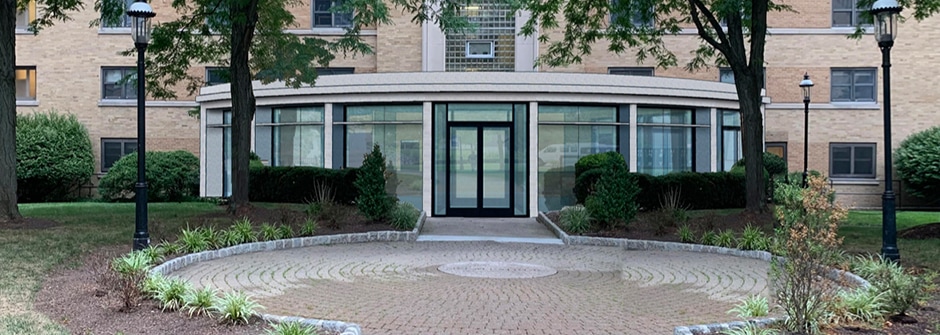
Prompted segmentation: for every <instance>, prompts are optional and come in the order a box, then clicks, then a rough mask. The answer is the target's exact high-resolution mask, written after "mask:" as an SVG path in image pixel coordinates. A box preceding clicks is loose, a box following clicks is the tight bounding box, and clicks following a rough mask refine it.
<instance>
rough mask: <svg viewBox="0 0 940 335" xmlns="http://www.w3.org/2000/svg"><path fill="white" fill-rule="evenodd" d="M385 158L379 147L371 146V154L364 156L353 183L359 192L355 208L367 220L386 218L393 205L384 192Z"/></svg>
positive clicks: (390, 198)
mask: <svg viewBox="0 0 940 335" xmlns="http://www.w3.org/2000/svg"><path fill="white" fill-rule="evenodd" d="M385 164H386V163H385V156H384V155H382V151H381V150H379V145H378V144H375V145H373V146H372V152H370V153H368V154H366V155H365V157H364V158H363V160H362V166H361V167H360V168H359V176H358V177H357V178H356V182H355V183H354V184H355V186H356V189H357V190H358V191H359V196H358V197H356V207H357V208H359V211H360V212H362V214H363V215H365V216H366V217H367V218H369V220H373V221H379V220H382V219H384V218H386V217H387V216H388V214H389V211H390V210H391V209H392V206H394V205H395V203H394V202H393V201H392V200H393V198H392V197H390V196H389V195H388V191H386V190H385V177H386V175H385V171H386V165H385Z"/></svg>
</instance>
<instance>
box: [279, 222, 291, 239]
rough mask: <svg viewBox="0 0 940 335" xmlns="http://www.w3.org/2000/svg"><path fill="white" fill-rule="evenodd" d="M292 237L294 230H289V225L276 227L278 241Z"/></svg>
mask: <svg viewBox="0 0 940 335" xmlns="http://www.w3.org/2000/svg"><path fill="white" fill-rule="evenodd" d="M293 237H294V230H293V229H291V227H290V225H288V224H282V225H279V226H277V238H278V239H288V238H293Z"/></svg>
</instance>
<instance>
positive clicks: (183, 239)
mask: <svg viewBox="0 0 940 335" xmlns="http://www.w3.org/2000/svg"><path fill="white" fill-rule="evenodd" d="M177 242H179V244H180V246H181V247H183V252H185V253H196V252H202V251H206V250H209V241H208V240H206V235H205V233H204V232H203V230H202V229H199V228H196V229H189V228H186V229H183V231H182V232H181V234H180V236H179V240H177Z"/></svg>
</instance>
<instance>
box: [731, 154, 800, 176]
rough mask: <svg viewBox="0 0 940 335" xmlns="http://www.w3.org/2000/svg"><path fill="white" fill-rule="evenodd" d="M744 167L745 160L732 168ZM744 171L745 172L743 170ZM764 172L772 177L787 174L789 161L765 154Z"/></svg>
mask: <svg viewBox="0 0 940 335" xmlns="http://www.w3.org/2000/svg"><path fill="white" fill-rule="evenodd" d="M739 166H740V167H743V166H744V158H741V159H739V160H738V161H737V162H734V165H733V166H732V168H735V167H739ZM742 171H743V170H742ZM764 171H765V172H766V173H767V174H769V175H770V176H776V175H779V174H784V173H787V171H789V170H788V168H787V160H786V159H783V157H780V156H777V155H775V154H772V153H770V152H764Z"/></svg>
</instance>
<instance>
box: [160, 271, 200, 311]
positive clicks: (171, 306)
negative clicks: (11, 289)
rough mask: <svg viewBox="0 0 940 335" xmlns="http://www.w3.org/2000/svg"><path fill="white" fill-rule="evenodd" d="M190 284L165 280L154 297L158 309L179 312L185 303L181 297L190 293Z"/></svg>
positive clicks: (178, 279) (176, 279) (179, 280)
mask: <svg viewBox="0 0 940 335" xmlns="http://www.w3.org/2000/svg"><path fill="white" fill-rule="evenodd" d="M192 290H193V288H192V284H190V283H189V282H187V281H185V280H183V279H181V278H172V279H167V282H166V284H165V285H161V286H160V288H159V291H157V293H156V295H154V299H156V300H157V302H159V303H160V308H161V309H162V310H164V311H166V310H171V311H175V310H179V309H180V308H182V307H183V305H184V304H185V303H186V301H185V300H183V297H184V296H186V295H187V294H189V292H190V291H192Z"/></svg>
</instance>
